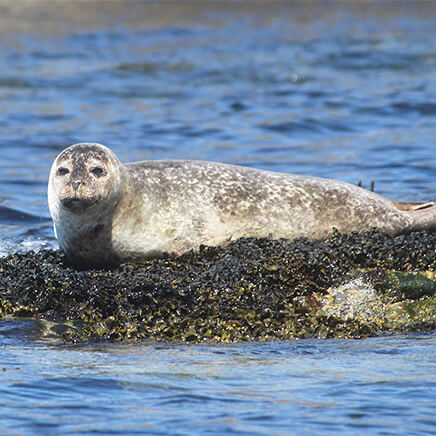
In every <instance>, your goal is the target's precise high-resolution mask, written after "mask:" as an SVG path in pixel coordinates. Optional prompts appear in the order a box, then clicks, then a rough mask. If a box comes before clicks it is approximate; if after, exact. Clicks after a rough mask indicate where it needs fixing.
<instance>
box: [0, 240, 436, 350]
mask: <svg viewBox="0 0 436 436" xmlns="http://www.w3.org/2000/svg"><path fill="white" fill-rule="evenodd" d="M435 269H436V235H434V234H429V233H426V232H419V233H412V234H409V235H401V236H396V237H392V236H386V235H382V234H380V233H378V232H375V231H374V232H369V233H365V234H352V235H340V234H339V233H337V232H335V233H333V235H332V236H331V238H330V239H328V240H327V241H310V240H307V239H298V240H294V241H288V240H284V239H281V240H273V239H268V238H261V239H254V238H242V239H239V240H237V241H235V242H233V243H231V244H229V245H228V246H226V247H201V249H200V251H199V252H198V253H194V252H189V253H186V254H184V255H182V256H179V257H170V256H166V257H163V258H160V259H153V260H147V261H144V262H142V263H141V264H133V263H126V264H122V265H120V266H119V267H118V268H115V269H113V270H87V271H77V270H75V269H73V268H71V267H69V266H68V265H66V264H65V261H64V257H63V254H62V253H61V252H57V251H41V252H39V253H33V252H29V253H26V254H11V255H9V256H7V257H5V258H2V259H0V316H1V317H3V318H5V317H11V316H12V317H21V316H25V317H34V318H36V319H38V320H39V321H40V322H41V323H45V324H44V325H45V326H46V330H47V331H49V333H50V335H58V336H59V337H62V338H63V340H64V341H66V342H76V341H87V340H93V341H95V340H109V341H137V340H144V339H148V340H158V341H184V342H204V341H206V342H216V341H219V342H234V341H248V340H262V341H263V340H277V339H292V338H307V337H320V338H331V337H336V338H350V337H367V336H371V335H375V334H380V333H383V332H392V331H407V330H408V329H409V330H427V329H434V328H435V327H436V319H435V305H434V299H435V297H434V296H435V289H436V285H435V281H434V273H433V272H434V271H435ZM419 271H421V272H419ZM426 271H427V272H429V273H427V275H426V274H424V273H423V272H426ZM356 277H360V279H362V280H363V281H364V282H365V283H366V284H367V285H368V286H370V287H372V288H370V289H374V293H375V295H377V296H379V297H380V298H379V300H375V301H376V302H377V303H378V302H379V304H380V306H381V307H382V310H381V311H380V310H374V311H373V312H370V313H369V315H368V316H366V317H361V316H358V312H356V314H355V315H353V316H351V317H349V316H344V315H343V313H344V312H343V311H342V312H340V311H337V312H333V313H326V311H325V310H323V304H325V303H323V302H322V298H323V296H324V295H329V292H330V290H331V289H332V287H335V286H336V287H338V286H341V285H343V284H344V283H346V282H347V281H350V280H352V279H353V278H356ZM376 307H377V304H376V305H374V308H376ZM372 315H374V316H372ZM56 325H59V326H58V327H56ZM47 326H48V327H47Z"/></svg>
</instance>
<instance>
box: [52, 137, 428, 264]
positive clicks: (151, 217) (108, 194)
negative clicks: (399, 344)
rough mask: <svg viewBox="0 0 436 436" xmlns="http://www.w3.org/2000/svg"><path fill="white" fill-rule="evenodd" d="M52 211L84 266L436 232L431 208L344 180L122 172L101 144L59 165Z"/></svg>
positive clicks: (249, 172)
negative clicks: (275, 241)
mask: <svg viewBox="0 0 436 436" xmlns="http://www.w3.org/2000/svg"><path fill="white" fill-rule="evenodd" d="M48 202H49V208H50V212H51V215H52V218H53V223H54V231H55V235H56V238H57V240H58V242H59V246H60V248H61V249H62V250H63V251H64V252H65V254H66V256H67V259H68V260H69V261H70V262H71V263H73V264H74V265H78V266H81V267H111V266H114V265H117V264H118V263H120V262H121V261H125V260H136V261H137V260H141V259H144V258H149V257H156V256H161V255H163V254H164V253H171V254H181V253H183V252H186V251H188V250H191V249H194V250H197V249H198V248H199V246H200V245H220V244H226V243H228V242H229V241H230V240H233V239H237V238H240V237H265V236H268V235H271V236H272V237H273V238H288V239H294V238H297V237H306V238H311V239H324V238H326V237H328V236H329V234H330V233H331V232H332V229H333V228H336V229H337V230H338V231H339V232H341V233H351V232H354V231H359V232H362V231H368V230H371V229H373V228H376V229H378V230H380V231H381V232H384V233H387V234H399V233H407V232H411V231H415V230H429V231H435V230H436V207H435V206H434V205H433V203H416V204H415V203H398V202H395V201H391V200H389V199H386V198H384V197H382V196H380V195H378V194H376V193H374V192H371V191H368V190H366V189H363V188H361V187H358V186H354V185H351V184H349V183H345V182H341V181H336V180H329V179H321V178H316V177H307V176H300V175H293V174H282V173H274V172H269V171H264V170H259V169H254V168H247V167H241V166H235V165H228V164H222V163H215V162H204V161H193V160H162V161H143V162H135V163H129V164H124V165H123V164H122V163H121V162H120V161H119V160H118V158H117V157H116V156H115V154H114V153H113V152H112V151H111V150H109V149H108V148H107V147H105V146H103V145H100V144H95V143H80V144H75V145H72V146H70V147H68V148H66V149H65V150H64V151H62V152H61V153H60V154H59V155H58V156H57V158H56V159H55V161H54V163H53V165H52V168H51V173H50V180H49V184H48Z"/></svg>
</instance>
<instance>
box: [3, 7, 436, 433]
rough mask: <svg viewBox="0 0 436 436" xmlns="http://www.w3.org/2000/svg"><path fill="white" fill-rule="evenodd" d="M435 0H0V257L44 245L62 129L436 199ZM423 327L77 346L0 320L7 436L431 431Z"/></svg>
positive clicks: (154, 151) (434, 401) (150, 151)
mask: <svg viewBox="0 0 436 436" xmlns="http://www.w3.org/2000/svg"><path fill="white" fill-rule="evenodd" d="M435 19H436V4H434V3H431V2H410V3H398V2H396V3H395V4H392V3H388V2H380V3H368V2H365V3H364V4H359V3H354V2H353V3H350V4H346V3H341V4H340V5H339V4H334V3H328V4H323V3H316V2H315V3H312V2H311V3H310V4H308V3H307V4H305V3H302V2H301V3H295V4H294V3H289V4H280V3H275V2H273V3H271V2H265V3H261V2H253V3H248V2H247V3H242V2H241V3H224V2H223V3H217V4H215V3H209V2H203V3H200V2H194V3H183V4H178V3H174V4H173V3H143V2H136V1H131V2H97V3H93V2H87V3H84V2H82V3H80V7H79V6H77V4H75V3H74V2H33V3H32V4H31V5H29V4H27V6H26V7H24V6H22V4H21V3H20V2H16V3H15V4H9V3H2V4H1V5H0V66H1V68H0V102H1V104H0V254H2V255H4V254H5V253H7V252H8V251H27V250H29V249H39V248H41V247H56V242H55V240H54V237H53V231H52V228H51V223H50V217H49V212H48V208H47V204H46V184H47V179H48V172H49V168H50V164H51V162H52V160H53V158H54V157H55V156H56V154H57V153H58V152H59V151H60V150H62V148H64V147H65V146H66V145H69V144H71V143H75V142H80V141H87V142H92V141H96V142H101V143H103V144H106V145H108V146H110V147H111V148H112V149H113V150H114V151H115V152H116V153H117V154H118V156H119V157H120V158H121V160H122V161H133V160H140V159H161V158H188V159H190V158H194V159H205V160H216V161H222V162H230V163H237V164H241V165H248V166H254V167H258V168H264V169H269V170H275V171H284V172H294V173H300V174H307V175H316V176H321V177H331V178H336V179H341V180H345V181H348V182H352V183H358V182H359V180H361V181H362V182H363V185H364V186H370V184H371V181H372V180H374V181H375V188H376V191H377V192H379V193H381V194H383V195H386V196H388V197H390V198H392V199H396V200H405V201H421V200H422V201H427V200H431V199H433V200H436V196H435V192H436V181H435V177H434V174H435V170H436V157H435V153H434V150H435V133H436V130H435V123H434V120H435V115H436V97H435V96H436V80H435V78H436V76H435V71H436V49H435V44H434V43H435V40H436V28H435V26H434V22H435ZM435 364H436V335H435V333H434V332H433V333H429V334H426V335H409V336H392V337H383V338H373V339H368V340H365V341H344V340H341V341H339V340H338V341H331V340H328V341H327V340H300V341H289V342H280V343H276V342H272V343H251V344H233V345H220V344H217V345H208V346H203V345H194V346H192V345H189V346H188V345H180V344H149V343H139V344H129V345H126V344H122V345H114V344H104V345H102V344H88V345H83V346H62V345H59V344H51V343H49V342H47V341H44V340H43V339H41V337H40V335H39V334H38V329H37V325H36V324H35V323H34V322H32V321H30V320H29V321H12V320H3V321H0V424H1V429H2V430H1V432H2V433H4V434H14V435H15V434H19V435H21V434H43V435H47V434H79V433H102V434H109V433H118V432H119V433H123V434H134V433H139V434H250V435H254V434H265V435H270V434H286V435H289V434H298V435H299V434H352V435H355V434H362V435H363V434H365V435H366V434H384V435H389V434H410V435H428V434H436V418H435V417H434V410H435V406H436V394H435V393H434V392H435V384H436V380H435V375H434V373H435Z"/></svg>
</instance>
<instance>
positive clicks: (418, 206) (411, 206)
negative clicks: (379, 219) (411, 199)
mask: <svg viewBox="0 0 436 436" xmlns="http://www.w3.org/2000/svg"><path fill="white" fill-rule="evenodd" d="M392 203H393V204H394V206H395V207H396V208H397V209H399V210H423V209H428V208H430V207H434V203H433V202H432V201H429V202H427V203H403V202H398V201H392Z"/></svg>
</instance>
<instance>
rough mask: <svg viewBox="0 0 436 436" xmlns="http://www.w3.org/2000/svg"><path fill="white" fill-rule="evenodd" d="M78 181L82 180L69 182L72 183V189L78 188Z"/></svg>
mask: <svg viewBox="0 0 436 436" xmlns="http://www.w3.org/2000/svg"><path fill="white" fill-rule="evenodd" d="M80 183H82V182H71V184H72V185H73V189H74V190H75V191H77V189H78V188H79V185H80Z"/></svg>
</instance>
